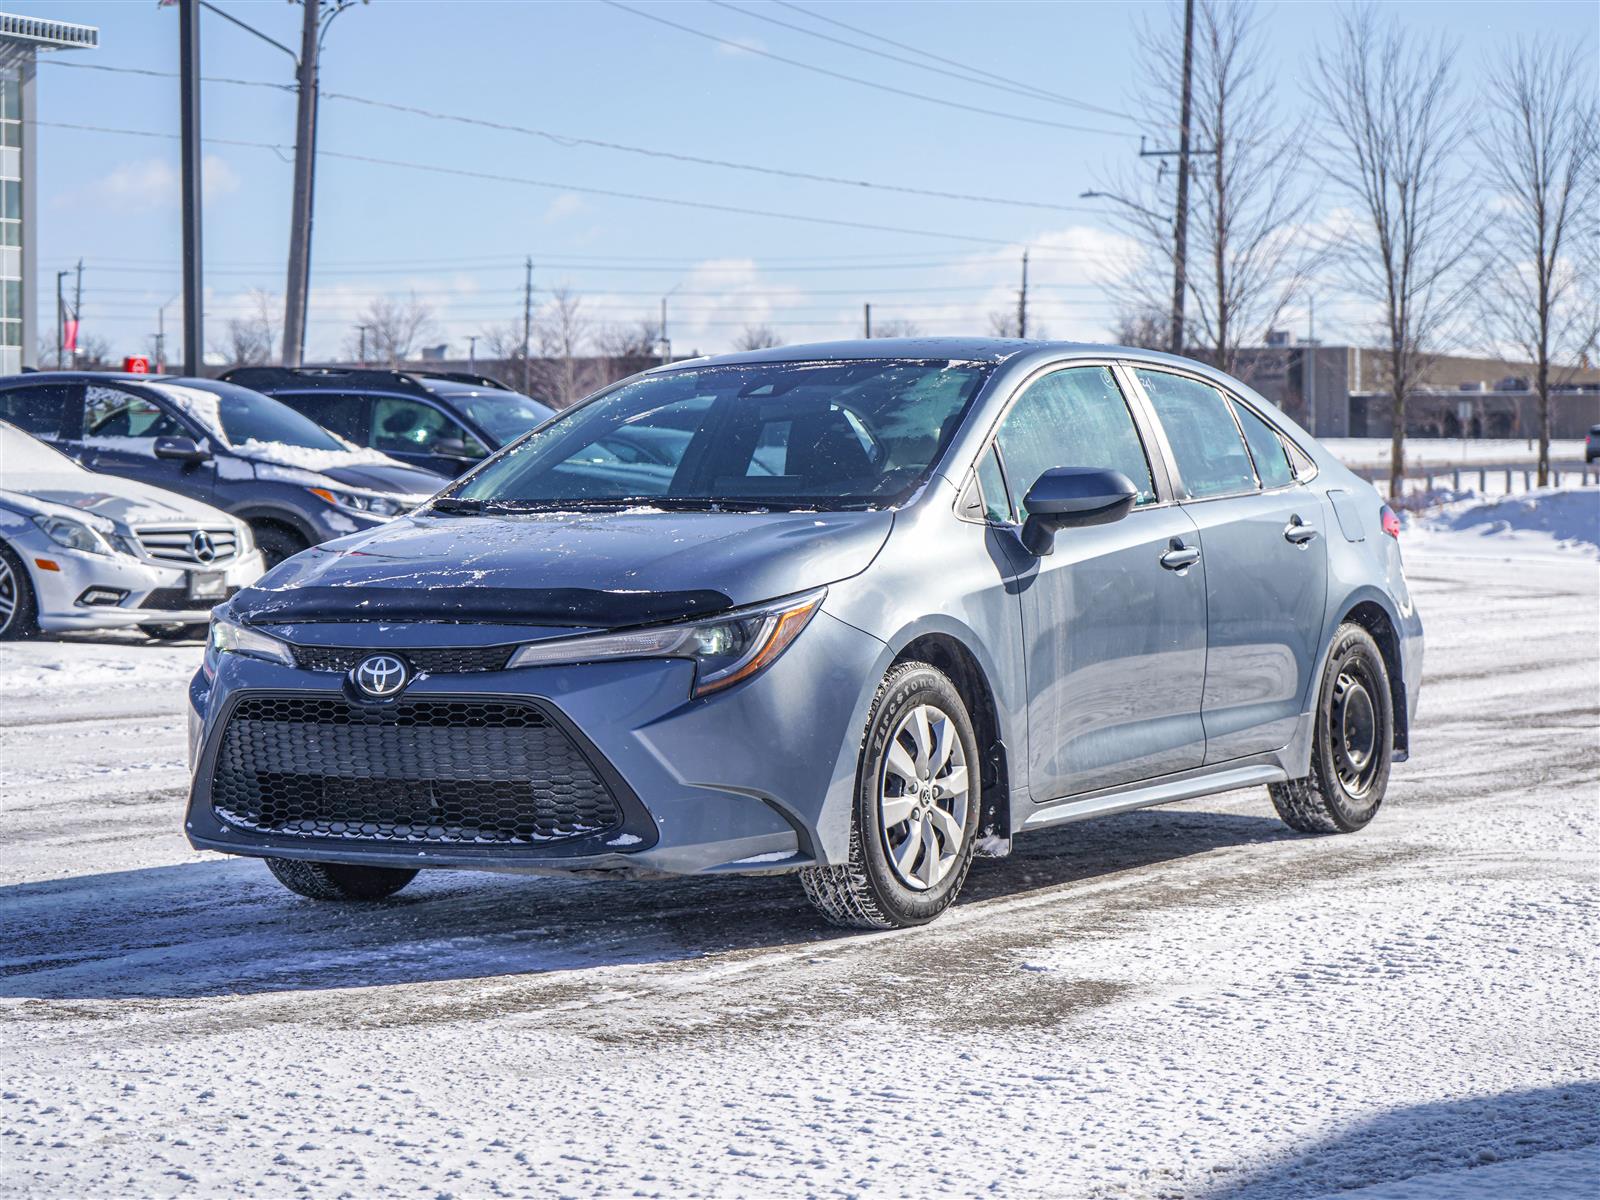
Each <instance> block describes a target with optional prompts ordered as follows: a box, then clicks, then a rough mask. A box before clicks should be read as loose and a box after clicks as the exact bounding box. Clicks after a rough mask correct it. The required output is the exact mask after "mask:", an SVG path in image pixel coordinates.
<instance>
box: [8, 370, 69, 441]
mask: <svg viewBox="0 0 1600 1200" xmlns="http://www.w3.org/2000/svg"><path fill="white" fill-rule="evenodd" d="M73 390H74V385H72V384H69V383H49V384H39V385H38V386H35V387H20V388H12V389H11V390H10V391H9V392H0V421H9V422H11V424H13V425H15V426H16V427H17V428H18V429H22V430H26V431H27V432H28V433H32V434H37V435H38V436H39V437H42V438H56V437H59V436H60V435H61V427H62V422H63V421H64V420H65V418H66V415H67V404H68V402H69V401H70V400H71V398H72V393H73Z"/></svg>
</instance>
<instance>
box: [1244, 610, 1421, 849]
mask: <svg viewBox="0 0 1600 1200" xmlns="http://www.w3.org/2000/svg"><path fill="white" fill-rule="evenodd" d="M1392 695H1393V693H1391V691H1390V690H1389V669H1388V667H1387V666H1386V665H1385V664H1384V661H1383V653H1382V651H1380V650H1379V649H1378V643H1377V642H1375V641H1373V640H1372V635H1371V634H1370V633H1368V632H1367V631H1366V630H1365V629H1363V628H1362V627H1361V626H1359V625H1354V624H1344V625H1341V626H1340V627H1339V631H1338V633H1336V634H1335V635H1334V638H1333V649H1332V650H1331V651H1329V654H1328V665H1327V668H1326V669H1325V670H1324V671H1323V674H1322V686H1321V688H1320V689H1319V690H1318V696H1317V709H1316V717H1315V719H1316V731H1315V734H1314V737H1313V740H1312V744H1311V774H1310V775H1308V776H1306V778H1304V779H1294V780H1290V781H1289V782H1288V783H1274V784H1269V785H1268V788H1267V790H1268V791H1269V792H1270V793H1271V795H1272V804H1273V807H1274V808H1276V809H1277V810H1278V815H1279V816H1280V817H1282V818H1283V821H1284V824H1286V825H1288V826H1289V828H1291V829H1297V830H1299V831H1300V832H1301V833H1354V832H1355V831H1356V830H1358V829H1361V828H1363V827H1364V826H1365V825H1366V824H1367V823H1368V822H1369V821H1371V820H1372V818H1373V817H1375V816H1377V814H1378V807H1379V806H1380V805H1381V804H1382V803H1383V796H1384V793H1385V791H1386V790H1387V789H1388V786H1389V767H1390V764H1391V762H1392V761H1393V757H1394V706H1393V700H1392V698H1391V697H1392Z"/></svg>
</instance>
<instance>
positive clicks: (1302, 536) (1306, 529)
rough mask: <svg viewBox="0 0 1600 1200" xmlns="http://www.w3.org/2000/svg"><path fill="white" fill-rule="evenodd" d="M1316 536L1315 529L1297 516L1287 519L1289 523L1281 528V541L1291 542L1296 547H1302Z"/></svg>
mask: <svg viewBox="0 0 1600 1200" xmlns="http://www.w3.org/2000/svg"><path fill="white" fill-rule="evenodd" d="M1316 536H1317V527H1316V526H1315V525H1307V524H1306V523H1305V522H1304V521H1302V520H1301V519H1300V518H1299V517H1298V516H1293V517H1290V518H1289V523H1288V524H1287V525H1285V526H1284V527H1283V540H1284V541H1286V542H1293V543H1294V544H1295V545H1296V546H1304V545H1305V544H1306V543H1307V542H1309V541H1310V540H1311V539H1312V538H1314V537H1316Z"/></svg>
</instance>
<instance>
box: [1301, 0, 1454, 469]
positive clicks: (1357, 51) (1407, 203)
mask: <svg viewBox="0 0 1600 1200" xmlns="http://www.w3.org/2000/svg"><path fill="white" fill-rule="evenodd" d="M1451 57H1452V55H1451V51H1450V49H1449V48H1448V47H1446V46H1445V45H1443V44H1440V43H1419V42H1415V41H1413V39H1412V38H1411V37H1410V36H1409V35H1407V34H1406V32H1405V31H1404V30H1403V29H1402V28H1401V27H1400V26H1399V24H1398V23H1397V22H1396V21H1395V20H1394V19H1393V18H1384V19H1383V21H1382V23H1381V24H1380V21H1379V18H1378V17H1377V15H1376V14H1375V13H1374V11H1373V10H1372V9H1355V10H1351V11H1349V12H1347V13H1346V14H1345V16H1344V18H1343V20H1342V22H1341V25H1340V28H1339V31H1338V34H1337V37H1336V39H1335V41H1334V43H1333V45H1332V46H1331V47H1330V48H1328V49H1326V50H1319V51H1318V52H1317V61H1316V69H1315V71H1314V72H1313V76H1312V80H1311V92H1312V97H1313V99H1314V101H1315V102H1316V104H1317V106H1318V107H1319V108H1320V109H1321V110H1322V112H1323V113H1324V115H1325V116H1324V119H1325V121H1326V123H1327V129H1326V135H1325V139H1324V144H1325V146H1326V162H1325V167H1326V171H1327V176H1328V184H1329V185H1330V187H1331V188H1332V189H1333V190H1334V191H1336V192H1342V193H1344V194H1345V195H1346V196H1347V197H1348V198H1349V200H1350V202H1351V205H1352V207H1353V208H1354V209H1355V213H1356V216H1355V220H1354V222H1353V223H1352V225H1351V226H1350V228H1349V229H1348V230H1346V231H1344V233H1343V235H1342V236H1341V237H1340V238H1339V240H1338V242H1337V244H1336V245H1335V246H1334V247H1333V249H1334V253H1335V255H1336V258H1335V262H1336V263H1337V265H1338V267H1339V268H1340V271H1341V273H1342V275H1343V276H1344V280H1345V283H1346V285H1347V286H1348V287H1349V289H1350V291H1351V292H1352V293H1354V294H1355V295H1357V296H1360V297H1362V298H1364V299H1366V300H1368V301H1369V302H1371V303H1372V304H1374V305H1375V306H1376V307H1377V308H1378V309H1379V310H1380V311H1381V313H1382V329H1383V338H1384V347H1383V350H1384V359H1385V365H1386V366H1387V368H1388V370H1387V374H1388V376H1389V378H1388V380H1387V382H1388V385H1389V388H1390V396H1391V400H1392V408H1393V418H1394V433H1393V435H1392V437H1391V439H1390V448H1389V494H1390V495H1391V496H1393V497H1398V496H1399V495H1400V493H1401V491H1402V489H1403V487H1404V484H1405V433H1406V397H1407V396H1408V395H1409V394H1410V393H1411V391H1412V390H1413V389H1414V388H1415V387H1416V386H1417V385H1418V384H1419V383H1420V382H1421V381H1422V377H1423V374H1424V372H1425V371H1426V369H1427V366H1428V362H1429V355H1430V353H1432V352H1434V351H1435V350H1436V349H1437V346H1438V344H1439V343H1440V341H1441V340H1442V339H1443V338H1444V337H1445V336H1446V335H1447V330H1448V327H1449V324H1450V323H1451V322H1452V321H1453V320H1454V319H1455V317H1456V316H1458V315H1459V314H1460V312H1461V310H1462V307H1463V305H1464V303H1465V301H1466V299H1467V298H1468V295H1469V291H1470V287H1471V284H1472V282H1473V278H1472V277H1471V273H1470V272H1469V271H1468V270H1467V267H1468V264H1469V263H1470V262H1471V261H1472V259H1473V257H1474V256H1475V254H1476V247H1477V245H1478V243H1479V241H1480V237H1481V224H1480V223H1478V222H1477V221H1476V220H1475V218H1474V216H1473V215H1472V212H1471V206H1473V205H1474V204H1475V203H1476V198H1475V197H1473V196H1472V194H1471V192H1470V191H1469V189H1467V188H1465V187H1462V186H1459V185H1458V181H1457V180H1456V179H1454V178H1453V177H1452V175H1451V166H1452V163H1453V161H1454V156H1455V153H1456V151H1457V150H1458V149H1459V148H1460V146H1461V144H1462V142H1463V140H1464V139H1465V137H1466V136H1467V128H1466V123H1465V119H1464V117H1463V115H1462V112H1461V110H1460V109H1459V108H1457V107H1456V106H1455V105H1454V104H1453V97H1452V81H1451V77H1450V62H1451Z"/></svg>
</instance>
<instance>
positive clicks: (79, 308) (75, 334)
mask: <svg viewBox="0 0 1600 1200" xmlns="http://www.w3.org/2000/svg"><path fill="white" fill-rule="evenodd" d="M82 347H83V259H81V258H80V259H79V260H78V283H77V286H76V287H74V288H73V291H72V365H73V366H77V365H78V352H79V351H80V350H81V349H82Z"/></svg>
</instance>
